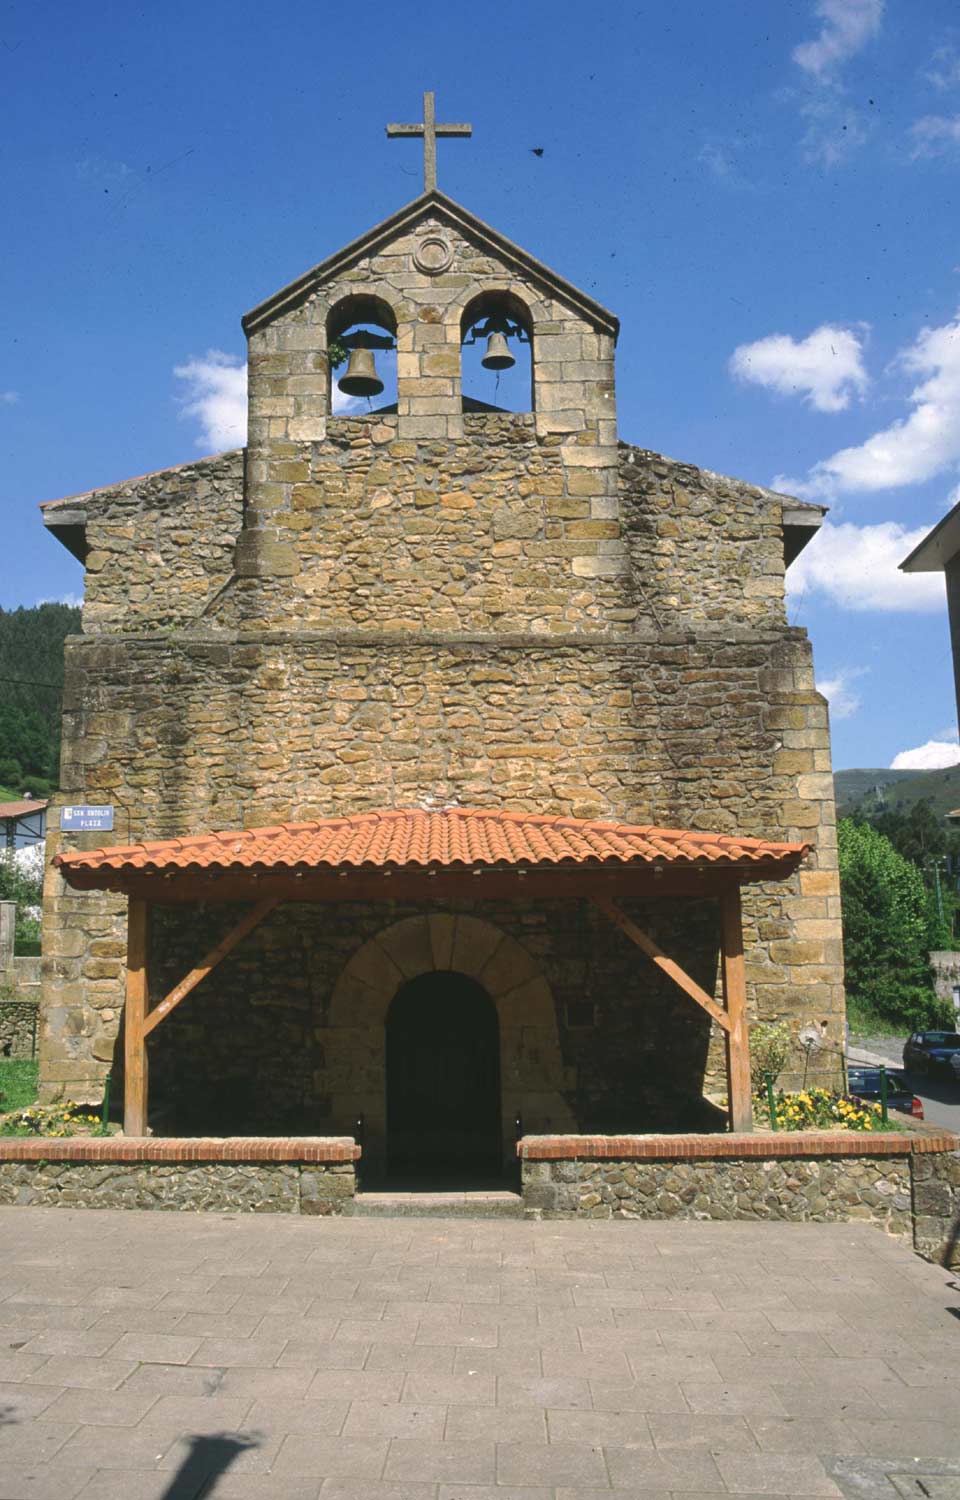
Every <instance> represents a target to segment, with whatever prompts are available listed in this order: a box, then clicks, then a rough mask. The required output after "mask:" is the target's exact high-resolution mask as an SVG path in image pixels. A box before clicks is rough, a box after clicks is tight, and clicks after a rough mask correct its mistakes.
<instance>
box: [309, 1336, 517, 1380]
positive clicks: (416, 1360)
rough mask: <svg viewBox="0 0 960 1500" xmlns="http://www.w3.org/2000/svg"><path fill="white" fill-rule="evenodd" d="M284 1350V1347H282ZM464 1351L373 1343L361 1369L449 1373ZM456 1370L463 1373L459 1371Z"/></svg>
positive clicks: (485, 1351) (434, 1373)
mask: <svg viewBox="0 0 960 1500" xmlns="http://www.w3.org/2000/svg"><path fill="white" fill-rule="evenodd" d="M285 1352H286V1351H285ZM480 1352H483V1353H484V1354H489V1353H497V1352H498V1351H497V1350H492V1351H491V1350H483V1351H480ZM461 1354H464V1356H465V1357H466V1358H469V1357H470V1353H469V1351H463V1350H457V1349H454V1348H453V1347H452V1346H451V1347H449V1348H433V1347H431V1346H429V1345H421V1344H376V1345H375V1346H374V1347H373V1348H371V1349H370V1351H369V1353H368V1354H367V1357H366V1359H365V1360H364V1361H363V1368H364V1369H365V1370H383V1371H387V1372H395V1371H397V1370H402V1371H404V1372H405V1373H413V1372H415V1373H416V1374H418V1375H452V1374H453V1371H454V1369H455V1360H456V1359H457V1358H459V1357H460V1355H461ZM460 1373H465V1372H463V1371H461V1372H460Z"/></svg>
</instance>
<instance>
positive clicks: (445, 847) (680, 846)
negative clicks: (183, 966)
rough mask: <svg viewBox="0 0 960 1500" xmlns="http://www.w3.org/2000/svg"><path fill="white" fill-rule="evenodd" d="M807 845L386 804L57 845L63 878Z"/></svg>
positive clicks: (503, 862) (691, 857)
mask: <svg viewBox="0 0 960 1500" xmlns="http://www.w3.org/2000/svg"><path fill="white" fill-rule="evenodd" d="M810 847H811V846H810V845H809V844H786V843H774V842H771V841H770V840H767V839H757V838H746V837H743V838H741V837H740V836H739V835H737V834H720V833H700V832H696V831H691V830H689V829H683V828H654V827H651V826H650V825H646V824H644V825H635V824H631V823H608V822H594V821H591V820H589V819H585V818H559V817H552V818H551V817H539V816H537V815H535V814H532V813H511V812H501V811H496V810H494V811H484V810H483V809H481V808H472V807H447V808H443V809H437V810H425V809H421V808H401V809H396V810H394V809H390V810H387V811H384V812H367V813H357V814H355V815H353V816H350V817H340V818H320V819H318V820H317V821H316V822H311V823H281V824H278V825H277V826H276V827H273V828H248V829H243V830H241V831H239V832H232V833H231V832H228V833H209V834H196V835H193V836H191V837H189V838H181V839H164V840H162V841H160V842H157V843H145V844H129V845H126V846H120V847H116V848H108V849H90V850H76V851H74V852H71V853H69V854H58V855H57V857H56V859H55V860H54V864H56V865H58V866H59V868H60V870H61V871H62V873H63V875H64V876H65V878H66V879H67V880H68V881H69V880H70V879H71V876H74V875H76V876H78V877H82V876H87V877H89V876H91V875H94V874H96V873H97V872H100V873H103V874H107V873H108V872H109V873H115V874H133V873H143V874H172V873H174V872H177V871H210V872H223V873H226V872H228V871H237V870H253V871H258V872H267V871H270V872H273V873H280V874H288V873H293V872H299V871H304V872H305V871H311V870H313V871H324V872H326V873H328V874H329V873H334V872H339V871H341V870H342V871H347V870H365V871H370V870H377V869H381V870H382V869H384V868H389V869H396V870H400V869H406V870H411V869H417V868H427V867H435V868H439V867H446V868H456V869H483V868H497V867H499V868H505V867H510V866H516V865H523V866H528V867H530V868H540V869H544V868H549V867H556V866H563V865H581V866H582V865H594V866H596V865H603V866H606V867H607V868H611V867H623V866H629V865H633V866H636V865H640V864H660V863H670V864H673V865H675V866H691V865H758V864H759V865H762V864H769V865H771V866H773V865H776V866H780V867H782V866H784V865H789V866H793V865H796V864H797V863H799V861H800V860H801V859H802V858H803V857H804V855H805V854H806V853H807V852H808V850H809V849H810Z"/></svg>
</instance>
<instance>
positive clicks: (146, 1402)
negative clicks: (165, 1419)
mask: <svg viewBox="0 0 960 1500" xmlns="http://www.w3.org/2000/svg"><path fill="white" fill-rule="evenodd" d="M155 1400H156V1398H155V1397H154V1396H149V1395H143V1394H142V1393H141V1394H139V1395H138V1394H137V1392H136V1391H128V1390H124V1389H120V1390H116V1391H91V1390H78V1389H76V1388H74V1389H73V1390H67V1391H64V1393H63V1395H62V1396H60V1397H59V1398H58V1399H57V1400H56V1401H55V1402H54V1403H53V1405H52V1406H51V1407H50V1408H49V1410H48V1412H47V1417H46V1420H47V1421H54V1422H67V1423H73V1422H76V1423H78V1424H82V1425H84V1426H87V1427H135V1426H136V1424H137V1423H138V1422H140V1421H142V1419H143V1418H144V1417H145V1416H146V1415H147V1412H148V1411H150V1409H151V1407H152V1406H153V1405H154V1403H155Z"/></svg>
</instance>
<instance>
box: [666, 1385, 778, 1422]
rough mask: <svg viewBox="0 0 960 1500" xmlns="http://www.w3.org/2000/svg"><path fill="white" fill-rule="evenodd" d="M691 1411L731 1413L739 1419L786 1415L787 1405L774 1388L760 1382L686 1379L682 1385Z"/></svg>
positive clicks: (681, 1387)
mask: <svg viewBox="0 0 960 1500" xmlns="http://www.w3.org/2000/svg"><path fill="white" fill-rule="evenodd" d="M680 1389H681V1391H682V1392H683V1395H684V1397H685V1399H686V1400H687V1402H688V1403H689V1405H690V1409H691V1411H695V1412H699V1413H701V1414H704V1415H707V1414H713V1413H717V1414H721V1413H723V1412H729V1413H731V1414H734V1415H738V1416H752V1415H755V1416H762V1415H763V1414H764V1413H769V1414H770V1415H771V1416H776V1417H783V1416H786V1412H785V1410H784V1406H783V1402H782V1401H781V1400H780V1396H779V1394H778V1392H777V1391H776V1390H774V1388H773V1386H770V1385H765V1384H762V1383H761V1382H760V1381H752V1380H741V1381H732V1380H730V1381H726V1380H725V1381H721V1382H720V1383H719V1384H716V1383H715V1382H714V1381H712V1380H706V1381H700V1380H685V1381H683V1383H682V1384H681V1386H680Z"/></svg>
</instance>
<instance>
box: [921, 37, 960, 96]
mask: <svg viewBox="0 0 960 1500" xmlns="http://www.w3.org/2000/svg"><path fill="white" fill-rule="evenodd" d="M924 76H925V77H926V78H927V79H929V81H930V82H931V83H932V84H933V85H934V87H935V88H938V89H952V88H960V52H958V51H957V49H956V47H955V46H954V45H953V43H952V42H946V43H944V45H943V46H942V47H937V48H936V50H935V51H934V53H933V55H932V57H931V58H930V66H929V67H928V69H927V71H926V73H925V75H924Z"/></svg>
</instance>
